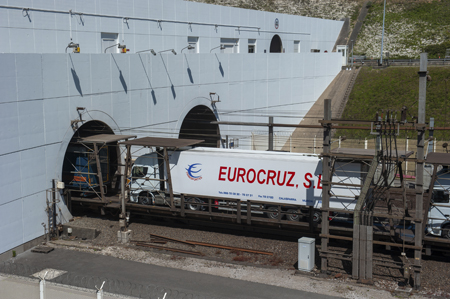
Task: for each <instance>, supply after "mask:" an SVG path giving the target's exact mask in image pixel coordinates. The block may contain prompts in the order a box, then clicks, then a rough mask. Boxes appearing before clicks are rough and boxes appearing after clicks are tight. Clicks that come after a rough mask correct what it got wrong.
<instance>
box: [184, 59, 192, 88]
mask: <svg viewBox="0 0 450 299" xmlns="http://www.w3.org/2000/svg"><path fill="white" fill-rule="evenodd" d="M184 59H185V60H186V65H187V69H186V70H187V73H188V76H189V81H191V83H192V84H194V78H193V77H192V71H191V67H190V66H189V61H188V60H187V57H186V54H184Z"/></svg>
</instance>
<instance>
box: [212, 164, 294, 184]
mask: <svg viewBox="0 0 450 299" xmlns="http://www.w3.org/2000/svg"><path fill="white" fill-rule="evenodd" d="M294 177H295V171H282V170H278V171H275V170H267V171H266V170H264V169H259V170H258V171H256V170H255V169H253V168H250V169H249V170H247V169H245V168H242V167H239V168H237V167H226V166H220V168H219V181H229V182H236V183H239V182H242V183H245V182H246V181H245V180H246V179H247V183H250V184H253V183H254V182H255V181H257V182H258V183H259V184H261V185H263V184H265V185H269V184H272V185H274V186H277V185H278V186H286V187H294V186H297V187H298V185H294V183H293V182H292V181H293V179H294Z"/></svg>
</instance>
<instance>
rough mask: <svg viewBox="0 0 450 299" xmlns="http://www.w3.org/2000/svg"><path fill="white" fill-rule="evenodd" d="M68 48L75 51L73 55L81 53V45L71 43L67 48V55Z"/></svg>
mask: <svg viewBox="0 0 450 299" xmlns="http://www.w3.org/2000/svg"><path fill="white" fill-rule="evenodd" d="M68 48H71V49H73V53H80V44H76V43H73V42H70V43H69V44H68V45H67V47H66V53H67V49H68Z"/></svg>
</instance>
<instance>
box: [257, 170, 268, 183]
mask: <svg viewBox="0 0 450 299" xmlns="http://www.w3.org/2000/svg"><path fill="white" fill-rule="evenodd" d="M261 172H262V173H264V174H266V171H265V170H264V169H260V170H259V171H258V183H260V184H264V183H265V182H266V180H262V181H261V180H260V179H259V175H260V174H261Z"/></svg>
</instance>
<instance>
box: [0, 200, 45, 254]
mask: <svg viewBox="0 0 450 299" xmlns="http://www.w3.org/2000/svg"><path fill="white" fill-rule="evenodd" d="M21 211H22V201H21V200H15V201H12V202H9V203H7V204H4V205H1V206H0V219H2V221H3V224H2V225H0V235H1V236H2V238H1V239H0V253H3V252H5V251H7V250H9V249H11V248H14V247H15V246H19V245H20V244H22V243H23V242H24V240H23V237H22V236H23V225H22V217H21ZM19 215H20V216H19ZM34 225H39V224H34Z"/></svg>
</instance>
